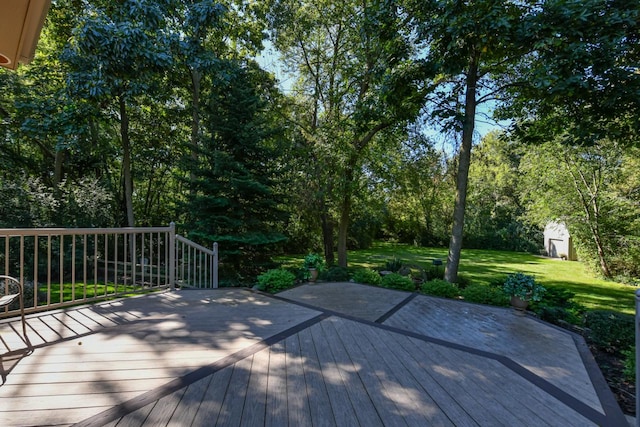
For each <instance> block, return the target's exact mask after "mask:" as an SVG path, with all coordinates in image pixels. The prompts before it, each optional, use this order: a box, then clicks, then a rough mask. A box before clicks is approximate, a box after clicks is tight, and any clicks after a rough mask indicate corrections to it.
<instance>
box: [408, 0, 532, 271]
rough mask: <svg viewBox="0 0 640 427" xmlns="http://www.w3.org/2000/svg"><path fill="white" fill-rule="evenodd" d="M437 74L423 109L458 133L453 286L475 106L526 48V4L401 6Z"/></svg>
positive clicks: (488, 1) (438, 1) (487, 0)
mask: <svg viewBox="0 0 640 427" xmlns="http://www.w3.org/2000/svg"><path fill="white" fill-rule="evenodd" d="M407 7H408V10H409V13H410V14H411V15H412V18H413V20H414V22H415V23H416V26H417V29H418V33H419V35H420V37H421V38H422V39H423V41H424V43H425V49H424V51H425V52H426V55H427V61H428V62H429V63H431V64H432V65H433V67H435V69H436V70H437V72H438V74H439V75H438V76H437V77H436V80H435V82H434V87H435V90H434V92H433V96H432V98H431V99H430V103H429V104H428V107H429V109H430V111H431V116H432V117H433V118H434V119H436V120H439V121H440V122H441V123H442V126H443V128H445V129H448V130H454V131H456V132H458V133H459V134H460V135H461V137H460V140H461V143H460V146H459V149H458V154H457V162H458V170H457V175H456V196H455V206H454V211H453V226H452V231H451V240H450V243H449V254H448V256H447V266H446V271H445V279H446V280H447V281H449V282H456V281H457V276H458V266H459V263H460V253H461V250H462V237H463V231H464V217H465V208H466V197H467V183H468V175H469V166H470V162H471V148H472V145H473V135H474V129H475V123H476V112H477V107H478V105H480V104H482V103H485V102H488V101H495V100H496V99H497V98H498V97H499V96H500V95H501V94H502V93H504V90H505V87H506V86H505V83H504V79H503V76H504V75H505V74H506V72H507V71H508V70H509V69H510V67H513V66H514V63H516V62H517V61H518V60H519V59H520V57H521V55H522V54H523V53H524V52H526V51H527V49H529V48H528V46H525V45H524V44H523V43H522V40H521V39H520V38H519V37H518V34H519V31H521V28H522V23H523V22H524V20H523V18H524V16H525V14H526V13H527V8H526V2H516V1H502V0H481V1H458V0H431V1H413V0H409V1H408V2H407Z"/></svg>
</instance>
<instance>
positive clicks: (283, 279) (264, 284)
mask: <svg viewBox="0 0 640 427" xmlns="http://www.w3.org/2000/svg"><path fill="white" fill-rule="evenodd" d="M295 280H296V276H295V275H294V274H293V273H291V272H289V271H287V270H283V269H277V270H269V271H267V272H265V273H262V274H261V275H259V276H258V289H260V290H261V291H265V292H271V293H276V292H280V291H283V290H285V289H289V288H290V287H292V286H293V285H294V283H295Z"/></svg>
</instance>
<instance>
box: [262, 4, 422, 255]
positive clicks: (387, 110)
mask: <svg viewBox="0 0 640 427" xmlns="http://www.w3.org/2000/svg"><path fill="white" fill-rule="evenodd" d="M271 16H272V25H273V28H274V44H275V46H276V48H277V49H278V51H279V52H280V53H281V55H282V57H283V58H284V62H285V64H286V65H287V66H288V68H289V71H290V72H291V73H293V75H295V76H296V79H297V81H296V84H295V85H294V86H293V91H294V93H295V95H294V96H293V100H294V102H296V103H298V104H299V105H300V106H303V107H301V108H300V110H302V108H304V110H302V112H303V114H300V115H299V116H297V117H295V118H294V119H295V122H294V125H295V126H296V127H297V128H298V129H299V131H300V134H301V135H302V136H303V140H304V141H305V144H306V145H307V146H308V147H309V153H310V156H309V159H308V161H309V162H312V161H318V162H320V164H321V166H320V168H321V169H322V171H323V172H324V173H326V172H327V171H330V172H331V174H330V176H329V178H328V179H326V180H325V178H324V177H322V176H320V177H317V179H318V181H319V182H323V183H324V185H323V188H322V189H321V190H320V191H318V192H317V194H318V195H319V196H320V197H327V196H328V195H332V194H333V195H335V196H334V197H335V198H332V199H333V200H331V203H334V204H335V206H336V211H337V220H336V222H337V224H338V244H337V247H338V264H339V265H340V266H343V267H346V265H347V237H348V236H347V235H348V230H349V221H350V217H351V211H352V198H353V195H354V191H355V189H356V187H357V185H358V182H359V177H360V175H361V173H362V162H363V159H365V158H366V156H367V152H368V150H369V148H370V145H371V143H372V141H373V140H374V139H375V138H377V137H378V135H379V134H380V133H381V132H383V131H385V130H387V129H390V128H392V127H394V126H398V125H401V124H403V123H404V122H405V121H406V120H408V119H411V118H413V117H414V116H415V115H416V114H417V109H418V107H419V105H420V103H419V96H418V94H417V91H416V80H415V75H414V74H413V72H414V69H413V68H412V67H411V65H412V63H411V62H410V61H409V56H410V54H411V49H410V46H409V44H408V30H407V29H406V28H404V27H403V22H402V20H401V17H400V13H399V10H398V7H397V5H396V3H395V1H393V0H365V1H362V2H356V1H346V2H334V1H329V0H321V1H313V2H306V3H305V2H302V3H300V2H299V1H293V0H276V1H274V6H273V8H272V13H271ZM318 206H319V207H320V208H321V209H322V210H321V211H320V212H319V215H320V216H321V217H322V216H325V215H328V214H329V212H328V211H327V210H328V208H329V203H327V201H325V200H322V201H320V202H319V203H318ZM323 223H324V224H326V225H327V226H326V227H323V233H325V237H324V241H325V252H326V255H327V258H330V257H331V256H332V254H331V253H329V251H330V250H332V248H330V247H329V245H327V241H328V240H329V239H333V236H328V235H327V234H328V233H330V232H332V228H331V227H330V226H329V225H330V223H331V222H330V221H327V220H325V219H324V218H323Z"/></svg>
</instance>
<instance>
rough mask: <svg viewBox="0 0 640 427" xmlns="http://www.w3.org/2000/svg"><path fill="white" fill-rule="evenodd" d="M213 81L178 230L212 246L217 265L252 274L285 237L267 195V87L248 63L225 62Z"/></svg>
mask: <svg viewBox="0 0 640 427" xmlns="http://www.w3.org/2000/svg"><path fill="white" fill-rule="evenodd" d="M214 80H215V81H214V82H213V84H212V89H211V94H210V96H209V98H208V102H207V105H206V107H205V108H206V112H205V116H204V117H203V129H204V132H205V135H203V138H202V145H201V147H198V148H197V150H198V152H199V155H198V159H199V160H198V163H197V164H195V165H194V164H192V165H191V167H190V169H191V171H192V172H193V176H194V180H193V181H192V182H191V186H192V187H191V189H192V191H191V194H190V196H189V201H188V203H187V206H186V207H187V212H188V214H187V216H188V220H187V224H186V226H187V230H188V231H189V235H190V236H191V237H192V238H195V239H196V240H200V241H206V242H208V243H212V242H214V241H216V242H218V243H219V244H220V256H221V262H222V264H223V265H226V266H227V267H231V268H233V269H234V270H235V271H234V273H236V274H238V275H241V276H244V275H247V274H248V275H252V274H255V273H256V272H257V271H259V269H260V267H261V266H262V265H264V263H265V262H266V261H267V260H268V259H269V256H270V255H271V254H272V253H273V249H274V245H276V244H277V243H279V242H282V241H283V240H285V237H284V235H283V234H282V233H280V232H279V231H278V230H277V224H278V223H281V220H282V219H283V215H284V213H283V211H282V209H281V208H280V206H281V204H282V197H281V195H279V194H277V192H275V191H274V188H275V175H274V166H275V164H276V162H275V159H276V158H277V149H276V148H277V141H278V129H277V127H276V125H275V124H274V122H273V120H270V117H269V111H268V108H267V107H268V103H267V102H266V99H267V94H268V92H269V90H270V89H271V87H272V84H271V81H270V80H269V78H268V76H267V75H266V74H265V73H264V72H263V71H262V70H260V69H259V68H258V67H256V66H254V65H252V64H245V65H243V66H239V65H237V64H236V65H229V66H228V67H227V69H226V70H223V71H222V72H220V73H218V74H217V76H216V77H214Z"/></svg>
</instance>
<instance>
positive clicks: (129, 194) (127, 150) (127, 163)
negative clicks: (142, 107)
mask: <svg viewBox="0 0 640 427" xmlns="http://www.w3.org/2000/svg"><path fill="white" fill-rule="evenodd" d="M119 102H120V137H121V139H122V175H123V179H124V201H125V206H126V210H127V225H128V226H129V227H134V224H135V221H134V217H133V178H132V175H131V141H130V140H129V116H128V115H127V104H126V102H125V100H124V98H123V97H122V96H121V97H119Z"/></svg>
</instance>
